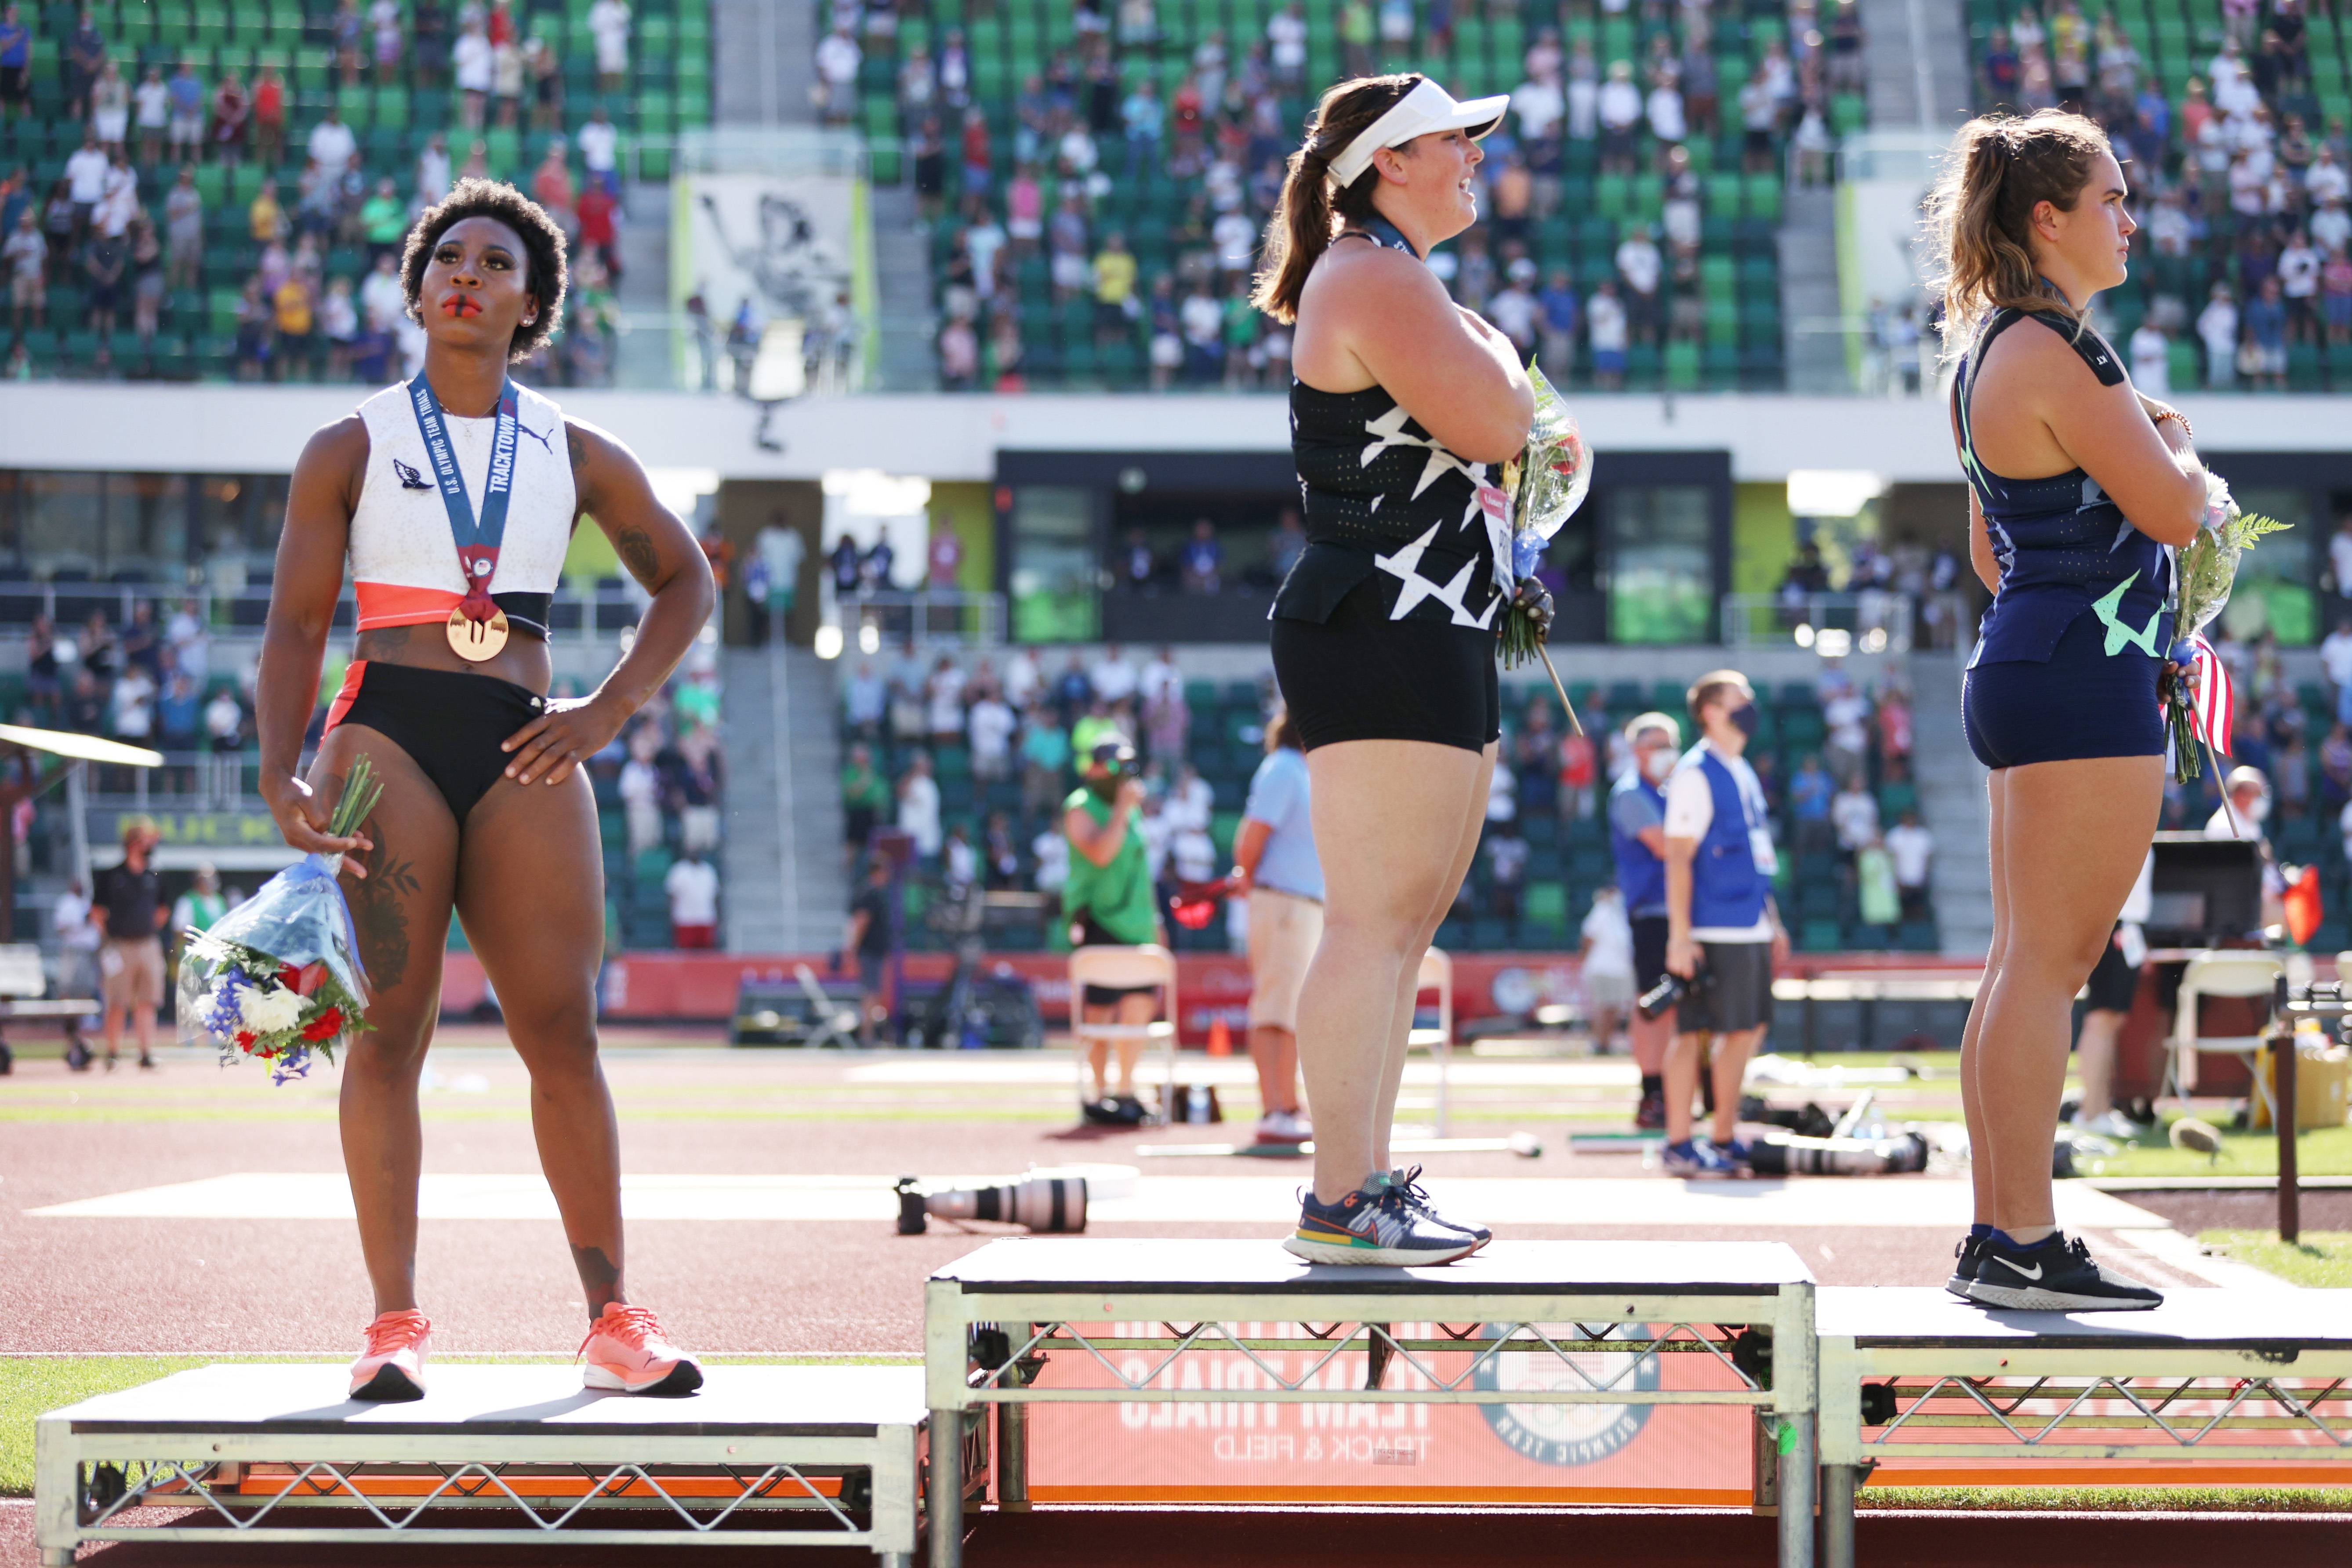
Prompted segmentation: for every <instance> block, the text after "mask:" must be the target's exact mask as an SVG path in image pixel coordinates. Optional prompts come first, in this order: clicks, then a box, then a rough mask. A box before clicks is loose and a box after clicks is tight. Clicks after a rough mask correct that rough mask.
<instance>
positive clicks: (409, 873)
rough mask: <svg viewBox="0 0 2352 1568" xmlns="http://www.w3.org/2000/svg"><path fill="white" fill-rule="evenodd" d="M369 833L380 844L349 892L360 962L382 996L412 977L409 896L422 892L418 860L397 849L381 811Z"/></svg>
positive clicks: (371, 820) (337, 785)
mask: <svg viewBox="0 0 2352 1568" xmlns="http://www.w3.org/2000/svg"><path fill="white" fill-rule="evenodd" d="M334 793H335V794H336V795H341V793H342V786H341V782H340V781H335V789H334ZM367 837H368V840H369V842H370V843H372V844H373V845H374V846H375V853H374V854H373V855H372V856H370V857H369V865H368V874H367V877H366V879H364V880H362V881H358V882H354V883H352V884H351V885H350V886H349V887H347V888H346V889H345V891H346V892H348V893H349V894H350V896H351V900H352V924H353V925H354V926H356V927H357V928H358V929H359V937H360V962H361V963H363V964H365V965H367V972H368V980H369V982H370V984H371V985H372V986H373V989H374V990H375V992H376V994H378V995H382V994H383V993H384V992H387V991H394V990H397V989H398V988H399V986H400V983H401V982H402V981H403V980H404V979H406V978H407V977H408V960H409V938H408V906H407V900H409V899H411V898H413V897H415V893H416V891H417V881H416V862H415V860H414V859H403V858H400V857H398V856H396V855H394V853H393V850H392V847H391V846H390V844H389V843H387V841H386V836H385V833H384V830H383V816H382V815H381V814H378V815H375V816H370V817H369V818H368V820H367Z"/></svg>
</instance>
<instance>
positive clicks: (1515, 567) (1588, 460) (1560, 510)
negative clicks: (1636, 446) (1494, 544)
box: [1502, 364, 1592, 669]
mask: <svg viewBox="0 0 2352 1568" xmlns="http://www.w3.org/2000/svg"><path fill="white" fill-rule="evenodd" d="M1528 380H1529V381H1530V382H1533V383H1534V384H1535V391H1536V412H1535V418H1534V420H1533V421H1532V422H1531V423H1530V424H1529V425H1528V446H1527V450H1526V451H1524V452H1522V453H1521V454H1520V455H1519V456H1518V458H1517V459H1516V460H1515V461H1512V462H1508V463H1506V464H1504V465H1503V486H1502V488H1503V491H1504V493H1505V494H1506V495H1507V496H1508V497H1509V505H1510V568H1511V572H1510V581H1509V582H1507V583H1505V584H1502V586H1503V587H1504V589H1505V590H1506V591H1508V590H1510V589H1512V588H1515V587H1517V585H1518V584H1519V583H1520V582H1521V581H1522V580H1524V579H1526V578H1528V577H1531V576H1533V575H1534V574H1535V570H1536V563H1538V561H1540V560H1542V559H1543V552H1544V547H1545V546H1546V545H1548V544H1549V543H1550V542H1552V536H1553V535H1555V534H1557V533H1558V532H1559V530H1560V525H1561V524H1562V523H1564V522H1566V521H1568V520H1569V517H1570V514H1571V513H1573V512H1574V511H1575V510H1576V509H1577V508H1578V507H1580V506H1581V505H1582V504H1583V503H1584V493H1585V491H1587V490H1589V489H1591V488H1592V449H1591V447H1587V446H1586V445H1585V444H1584V433H1583V432H1582V431H1580V430H1579V429H1578V428H1577V427H1576V417H1575V416H1573V415H1571V414H1570V413H1569V411H1568V405H1567V404H1565V403H1563V402H1561V401H1560V396H1559V393H1557V392H1555V391H1553V390H1552V384H1551V383H1550V382H1549V381H1547V380H1545V379H1544V373H1543V372H1542V371H1540V370H1538V369H1537V368H1536V367H1535V366H1534V365H1533V364H1530V365H1528ZM1502 638H1503V648H1502V655H1503V667H1504V668H1507V669H1516V668H1518V667H1519V666H1520V665H1522V664H1525V663H1526V662H1527V661H1528V659H1529V658H1532V657H1534V656H1535V655H1536V654H1537V653H1538V651H1539V649H1540V648H1541V647H1542V643H1543V636H1542V633H1541V631H1540V629H1539V628H1538V626H1537V625H1536V624H1535V621H1534V618H1533V616H1532V615H1531V613H1530V608H1529V606H1528V605H1527V604H1526V602H1525V601H1517V602H1514V603H1513V604H1511V605H1508V606H1507V607H1506V609H1505V611H1504V615H1503V629H1502ZM1547 662H1549V660H1547Z"/></svg>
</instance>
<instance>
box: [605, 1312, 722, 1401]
mask: <svg viewBox="0 0 2352 1568" xmlns="http://www.w3.org/2000/svg"><path fill="white" fill-rule="evenodd" d="M580 1353H581V1354H582V1355H583V1356H584V1357H586V1358H587V1362H588V1364H587V1366H586V1367H584V1368H583V1369H582V1372H581V1375H580V1381H581V1383H582V1384H583V1385H584V1386H586V1387H589V1388H610V1389H617V1390H619V1391H620V1392H621V1393H623V1394H661V1395H664V1396H675V1395H677V1394H692V1393H693V1392H694V1391H695V1390H696V1389H698V1388H700V1387H701V1386H702V1368H701V1367H700V1366H699V1365H698V1364H697V1363H696V1362H695V1359H694V1358H693V1357H692V1356H690V1355H688V1354H687V1353H686V1352H684V1351H682V1350H680V1349H678V1348H677V1346H676V1345H674V1344H672V1343H670V1342H669V1340H668V1338H667V1336H665V1335H664V1334H663V1333H662V1326H661V1321H660V1320H658V1319H657V1318H656V1317H655V1316H654V1315H653V1313H651V1312H650V1311H647V1310H646V1309H645V1308H643V1307H630V1306H625V1305H623V1304H622V1303H621V1302H618V1301H612V1302H608V1303H606V1305H605V1307H604V1316H603V1317H600V1318H598V1319H597V1320H596V1321H595V1323H594V1324H593V1326H591V1327H590V1329H589V1330H588V1337H587V1338H586V1339H584V1340H583V1341H581V1342H580Z"/></svg>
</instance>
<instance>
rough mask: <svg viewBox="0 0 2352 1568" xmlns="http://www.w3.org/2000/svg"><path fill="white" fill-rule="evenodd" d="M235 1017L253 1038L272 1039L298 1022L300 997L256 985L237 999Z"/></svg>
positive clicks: (281, 987) (279, 986)
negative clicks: (272, 1036) (253, 1034)
mask: <svg viewBox="0 0 2352 1568" xmlns="http://www.w3.org/2000/svg"><path fill="white" fill-rule="evenodd" d="M237 1016H239V1017H241V1018H243V1019H244V1020H245V1026H246V1027H247V1028H248V1029H251V1030H252V1031H253V1032H254V1033H255V1034H257V1035H274V1034H277V1033H278V1032H279V1031H281V1030H285V1029H290V1028H292V1027H294V1026H296V1025H298V1024H299V1023H300V1022H301V1021H302V996H301V994H300V993H299V992H296V991H289V990H288V989H287V988H286V987H285V986H283V985H256V986H254V987H252V988H251V989H250V990H247V992H245V993H244V994H242V995H240V996H239V997H238V998H237Z"/></svg>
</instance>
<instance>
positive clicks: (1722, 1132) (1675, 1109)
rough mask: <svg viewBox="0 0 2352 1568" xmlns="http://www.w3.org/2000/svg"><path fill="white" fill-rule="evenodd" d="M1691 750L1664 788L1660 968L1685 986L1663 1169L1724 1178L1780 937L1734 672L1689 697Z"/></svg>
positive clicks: (1737, 1164) (1669, 1059) (1729, 1170)
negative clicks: (1699, 1124)
mask: <svg viewBox="0 0 2352 1568" xmlns="http://www.w3.org/2000/svg"><path fill="white" fill-rule="evenodd" d="M1690 711H1691V718H1692V720H1693V721H1695V722H1696V724H1697V725H1698V731H1699V741H1698V744H1696V745H1695V746H1693V747H1692V748H1691V749H1690V750H1689V751H1687V752H1684V753H1683V758H1682V761H1681V762H1680V763H1677V764H1675V771H1674V773H1672V774H1671V775H1670V776H1669V777H1668V778H1667V780H1666V791H1665V795H1666V820H1665V856H1664V859H1665V873H1666V968H1667V969H1668V970H1669V971H1671V972H1672V973H1675V974H1678V975H1680V976H1681V977H1682V978H1683V981H1684V982H1685V984H1686V985H1687V986H1688V989H1687V990H1686V991H1685V993H1684V994H1683V998H1682V1000H1681V1001H1680V1002H1679V1003H1678V1004H1676V1005H1675V1037H1674V1041H1673V1043H1672V1044H1671V1045H1670V1046H1668V1047H1667V1048H1666V1063H1665V1079H1666V1150H1665V1167H1666V1170H1667V1172H1668V1173H1670V1174H1673V1175H1678V1176H1735V1175H1738V1174H1740V1173H1742V1172H1743V1171H1744V1170H1745V1168H1746V1166H1747V1163H1748V1149H1747V1146H1746V1145H1745V1144H1743V1143H1741V1142H1739V1141H1738V1138H1737V1137H1736V1136H1734V1134H1735V1133H1736V1132H1737V1131H1738V1120H1739V1086H1740V1081H1741V1079H1742V1078H1743V1077H1744V1076H1745V1074H1746V1073H1747V1070H1748V1057H1749V1055H1750V1054H1751V1053H1753V1052H1754V1051H1755V1049H1756V1046H1757V1042H1758V1041H1759V1040H1761V1039H1762V1038H1763V1037H1764V1030H1765V1027H1766V1026H1767V1025H1769V1023H1770V1022H1771V1017H1772V965H1773V963H1775V962H1776V961H1777V960H1779V959H1780V958H1782V957H1785V956H1786V955H1787V953H1788V951H1789V933H1788V931H1786V930H1785V929H1783V927H1782V926H1781V924H1780V911H1779V910H1777V909H1775V908H1774V907H1773V903H1772V874H1773V872H1774V871H1776V870H1777V869H1779V868H1780V858H1779V856H1778V854H1777V853H1776V852H1775V851H1774V849H1773V847H1772V827H1771V819H1770V817H1769V816H1768V815H1767V813H1766V810H1765V805H1764V786H1763V785H1762V784H1759V783H1758V782H1757V779H1756V771H1755V769H1753V768H1751V767H1749V766H1748V763H1747V760H1746V759H1745V758H1744V757H1743V756H1742V755H1741V754H1740V753H1741V752H1745V751H1746V750H1747V749H1748V737H1750V736H1752V735H1753V734H1755V733H1756V723H1757V711H1756V693H1755V690H1754V689H1752V688H1751V687H1749V685H1748V678H1747V677H1746V676H1744V675H1742V674H1740V673H1739V672H1738V670H1736V669H1718V670H1716V671H1714V672H1713V673H1712V674H1708V675H1702V676H1700V677H1699V678H1698V681H1697V683H1696V685H1694V686H1693V687H1692V688H1691V689H1690ZM1709 1036H1712V1037H1714V1060H1715V1119H1714V1124H1713V1126H1712V1127H1711V1128H1710V1129H1709V1131H1710V1133H1711V1136H1709V1137H1706V1138H1700V1137H1697V1136H1696V1135H1695V1134H1694V1130H1693V1128H1692V1126H1691V1096H1692V1095H1693V1093H1694V1092H1696V1089H1697V1088H1698V1062H1699V1055H1700V1052H1701V1051H1702V1050H1703V1049H1704V1048H1705V1047H1706V1044H1707V1039H1708V1037H1709Z"/></svg>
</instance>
